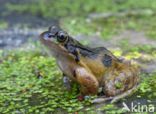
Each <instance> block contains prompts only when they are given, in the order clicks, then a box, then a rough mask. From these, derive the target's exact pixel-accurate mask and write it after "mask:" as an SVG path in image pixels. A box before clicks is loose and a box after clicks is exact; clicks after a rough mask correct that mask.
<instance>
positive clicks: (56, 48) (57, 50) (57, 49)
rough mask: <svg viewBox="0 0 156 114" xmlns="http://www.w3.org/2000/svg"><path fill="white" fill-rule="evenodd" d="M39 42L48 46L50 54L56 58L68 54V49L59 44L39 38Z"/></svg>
mask: <svg viewBox="0 0 156 114" xmlns="http://www.w3.org/2000/svg"><path fill="white" fill-rule="evenodd" d="M41 42H42V43H43V44H44V45H45V46H46V47H47V48H48V50H49V51H50V53H51V54H52V56H54V57H55V58H56V59H61V58H63V57H68V56H69V53H68V51H67V50H66V49H65V48H63V47H61V46H60V45H59V44H56V43H55V42H52V41H48V40H41Z"/></svg>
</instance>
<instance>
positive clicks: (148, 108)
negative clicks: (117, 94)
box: [122, 102, 155, 112]
mask: <svg viewBox="0 0 156 114" xmlns="http://www.w3.org/2000/svg"><path fill="white" fill-rule="evenodd" d="M122 105H123V108H122V110H126V111H128V112H154V111H155V106H154V104H148V105H142V104H141V103H139V102H138V103H137V104H134V103H133V102H131V104H130V106H128V105H127V104H126V103H125V102H123V103H122Z"/></svg>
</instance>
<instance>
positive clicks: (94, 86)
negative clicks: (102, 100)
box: [74, 67, 99, 96]
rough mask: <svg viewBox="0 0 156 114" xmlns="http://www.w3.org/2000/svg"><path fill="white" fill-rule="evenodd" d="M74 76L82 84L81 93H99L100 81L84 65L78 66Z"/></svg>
mask: <svg viewBox="0 0 156 114" xmlns="http://www.w3.org/2000/svg"><path fill="white" fill-rule="evenodd" d="M74 77H75V78H76V80H77V82H78V83H79V84H80V86H81V88H80V92H81V95H83V96H85V95H97V93H98V88H99V83H98V80H97V79H96V78H95V76H94V75H93V74H92V73H91V72H90V71H88V70H87V69H85V68H83V67H79V68H76V69H75V71H74Z"/></svg>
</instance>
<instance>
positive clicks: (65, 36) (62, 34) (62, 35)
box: [57, 31, 68, 42]
mask: <svg viewBox="0 0 156 114" xmlns="http://www.w3.org/2000/svg"><path fill="white" fill-rule="evenodd" d="M67 39H68V34H67V33H66V32H64V31H60V32H59V33H58V36H57V40H58V42H65V41H66V40H67Z"/></svg>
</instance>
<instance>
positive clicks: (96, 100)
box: [92, 84, 139, 104]
mask: <svg viewBox="0 0 156 114" xmlns="http://www.w3.org/2000/svg"><path fill="white" fill-rule="evenodd" d="M138 86H139V85H138V84H136V85H135V86H134V87H133V88H132V89H130V90H127V91H126V92H124V93H122V94H120V95H117V96H114V97H99V98H96V99H94V100H93V101H92V103H95V104H96V103H104V102H106V101H110V102H111V103H114V102H117V101H118V100H120V99H122V98H124V97H126V96H129V95H131V94H132V93H134V92H135V91H136V90H137V88H138Z"/></svg>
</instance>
